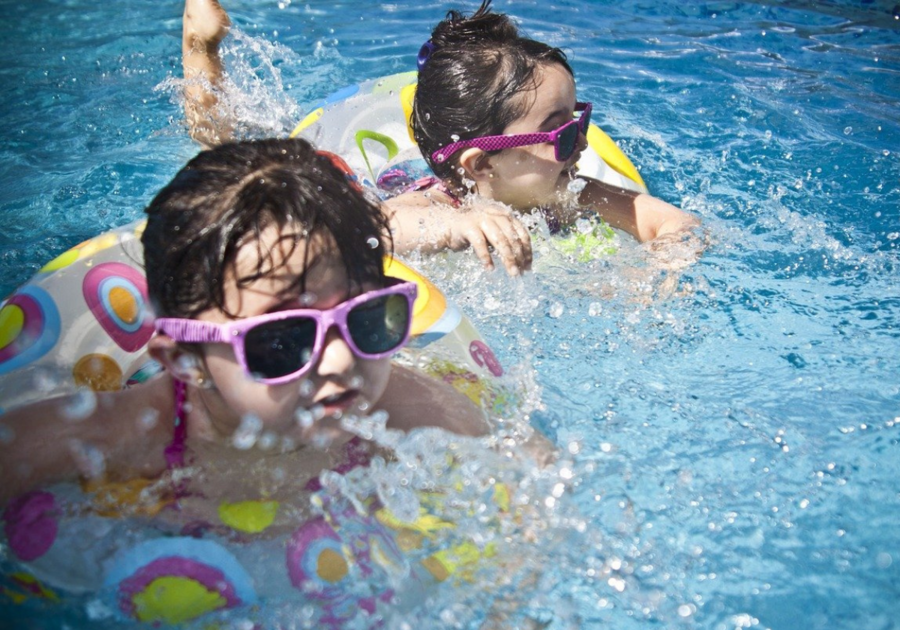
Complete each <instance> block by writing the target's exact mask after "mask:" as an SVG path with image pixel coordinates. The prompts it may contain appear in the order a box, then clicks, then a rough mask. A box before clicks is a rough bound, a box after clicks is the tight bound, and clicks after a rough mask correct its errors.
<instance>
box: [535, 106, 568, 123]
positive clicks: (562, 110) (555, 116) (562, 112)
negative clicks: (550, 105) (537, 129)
mask: <svg viewBox="0 0 900 630" xmlns="http://www.w3.org/2000/svg"><path fill="white" fill-rule="evenodd" d="M574 113H575V110H574V109H573V110H572V114H574ZM569 116H570V115H569V109H568V108H567V107H558V108H556V109H555V110H553V111H552V112H550V113H549V114H547V117H546V118H544V120H543V121H542V122H541V128H543V127H544V126H545V125H549V124H550V123H551V122H552V121H555V120H559V119H560V118H562V119H564V120H566V121H567V122H568V120H569Z"/></svg>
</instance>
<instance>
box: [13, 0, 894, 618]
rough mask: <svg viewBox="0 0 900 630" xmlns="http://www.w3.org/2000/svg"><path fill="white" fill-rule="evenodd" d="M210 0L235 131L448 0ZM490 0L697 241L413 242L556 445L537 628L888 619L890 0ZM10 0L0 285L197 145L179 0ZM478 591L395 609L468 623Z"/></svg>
mask: <svg viewBox="0 0 900 630" xmlns="http://www.w3.org/2000/svg"><path fill="white" fill-rule="evenodd" d="M426 4H427V3H426ZM227 6H228V8H229V10H230V12H231V14H232V17H233V18H234V21H235V23H236V25H237V27H238V29H239V31H240V33H239V34H238V36H237V37H233V38H230V39H229V40H226V45H227V46H228V47H229V49H230V52H229V55H230V57H229V58H228V59H227V60H226V61H227V62H228V63H229V64H230V67H233V68H235V75H236V76H235V77H234V79H235V81H236V82H237V83H238V86H237V87H236V88H235V90H236V93H237V94H238V95H240V94H244V95H245V99H244V101H243V106H244V107H245V108H246V112H245V113H246V116H245V118H246V120H248V126H247V129H246V130H245V133H247V134H248V135H265V134H278V135H281V134H285V133H287V131H289V129H290V127H291V126H292V125H291V124H290V123H291V122H293V121H296V120H299V118H300V117H301V116H302V113H303V112H305V111H308V110H309V109H310V108H311V107H312V106H314V105H315V104H316V103H317V102H318V101H319V100H320V99H321V98H323V97H324V96H325V95H326V94H328V93H329V92H331V91H333V90H334V89H335V88H336V87H338V86H341V85H345V84H348V83H352V82H355V81H357V80H361V79H364V78H373V77H376V76H381V75H385V74H390V73H394V72H399V71H403V70H408V69H412V68H413V66H414V59H415V53H416V52H417V50H418V47H419V46H420V45H421V42H422V41H423V40H424V39H426V38H427V34H428V32H429V28H430V26H431V25H432V24H433V23H434V22H435V21H436V20H438V19H439V18H440V17H441V16H442V15H443V13H444V12H445V11H446V10H447V9H449V8H452V7H458V6H460V5H459V4H457V3H448V2H440V3H439V4H438V8H437V9H436V8H434V7H428V6H425V4H423V3H409V2H402V1H401V2H397V3H392V4H383V5H380V6H379V5H377V4H376V3H368V2H331V1H328V2H325V1H322V0H313V1H310V2H302V3H301V2H293V3H291V2H289V1H288V0H283V1H282V2H281V3H280V5H279V3H278V2H276V1H274V0H273V1H265V2H256V1H254V2H251V1H250V0H233V1H231V2H229V3H228V5H227ZM462 6H465V7H467V8H471V6H472V3H469V4H467V5H462ZM496 7H497V8H498V9H501V10H506V11H509V12H510V13H512V14H514V15H515V16H516V17H517V18H519V20H520V23H521V25H522V26H523V28H524V29H525V30H526V31H528V32H529V33H530V34H531V35H532V36H534V37H536V38H538V39H543V40H545V41H548V42H550V43H552V44H554V45H557V46H561V47H563V48H564V49H566V50H567V51H568V53H569V55H570V59H571V61H572V63H573V66H574V68H575V70H576V73H577V76H578V87H579V96H580V98H582V99H587V100H591V101H593V102H594V103H595V112H597V113H596V114H595V116H596V119H597V122H598V123H599V124H601V125H602V126H603V127H604V128H605V130H606V131H607V132H608V133H609V134H610V135H611V136H613V137H614V138H616V139H617V140H618V141H619V142H620V144H621V146H622V147H623V148H624V149H625V150H626V152H627V153H628V154H629V155H630V156H631V157H632V159H633V160H634V162H635V164H637V165H638V166H639V167H640V169H641V171H642V174H643V177H644V179H645V180H646V181H647V183H648V185H649V186H650V189H651V190H652V192H653V193H654V194H656V195H657V196H659V197H662V198H663V199H666V200H668V201H671V202H673V203H676V204H678V205H680V206H681V207H683V208H685V209H687V210H689V211H691V212H694V213H696V214H698V215H699V216H700V217H702V219H703V221H704V237H705V238H706V239H707V240H708V243H709V244H708V247H707V249H706V251H705V252H704V254H703V256H702V257H701V258H700V260H699V261H698V262H696V263H694V264H691V265H689V266H687V267H684V268H681V269H679V270H676V269H673V268H672V267H673V265H672V264H669V265H668V266H667V265H665V264H663V263H664V261H660V260H659V258H658V257H656V256H654V255H653V253H652V252H650V251H649V250H648V249H647V248H644V247H641V246H638V245H636V244H633V243H630V242H629V241H628V239H626V238H623V239H622V245H621V250H620V252H619V253H618V254H617V255H615V256H613V257H610V258H608V259H604V260H600V261H595V262H592V263H573V262H567V261H562V260H560V259H559V257H558V256H556V257H555V256H554V255H553V254H552V252H548V251H544V250H541V251H539V252H538V254H539V255H538V260H537V262H536V272H535V273H534V274H532V275H529V276H527V277H526V278H525V279H524V280H510V279H508V278H506V277H505V276H503V275H502V273H496V274H484V273H483V272H482V271H481V270H480V269H478V268H477V266H476V265H475V264H474V263H473V262H472V261H471V260H469V258H466V257H451V259H452V260H451V261H450V262H451V263H452V264H450V265H447V264H445V263H446V261H444V260H441V261H433V260H432V261H427V260H426V261H421V265H422V266H423V267H424V268H425V270H426V271H428V273H429V274H431V275H432V276H433V277H434V278H436V279H437V280H438V281H439V283H440V284H441V285H442V286H443V287H444V288H445V289H446V290H447V291H448V292H449V293H450V294H451V295H452V296H453V297H454V298H456V300H457V301H458V302H459V303H460V304H461V305H462V306H463V307H464V308H465V309H467V311H468V312H469V314H470V316H471V317H472V319H473V320H474V321H475V322H476V323H477V325H478V327H479V329H480V330H481V331H482V333H483V334H484V335H485V336H486V337H487V338H488V339H489V340H490V341H491V342H492V344H493V345H494V347H495V348H496V349H497V351H498V354H499V355H500V358H501V359H502V360H503V361H504V363H505V364H506V365H507V366H508V367H511V368H512V369H513V370H514V371H515V372H516V373H517V374H520V375H521V376H520V378H521V379H522V382H524V383H528V384H529V386H530V387H531V388H532V391H533V393H534V396H535V397H536V398H538V399H539V400H540V403H541V404H542V408H539V409H537V410H534V411H533V412H532V413H531V414H530V416H531V420H532V421H533V422H534V423H535V424H537V425H538V426H540V427H542V428H543V429H544V430H545V431H546V432H547V433H548V434H549V435H550V436H551V437H552V438H553V439H554V440H555V441H556V443H557V444H558V445H559V446H560V448H561V449H562V450H563V453H564V454H565V463H566V466H568V469H569V470H570V471H571V473H572V474H571V478H570V479H567V480H566V484H565V486H566V487H565V492H564V493H563V494H562V495H561V496H560V497H557V498H556V501H555V502H553V501H551V502H549V503H547V502H544V503H543V505H545V506H547V509H546V514H545V516H546V529H545V530H543V531H539V532H537V534H536V536H537V542H536V543H535V544H534V545H533V546H532V547H530V548H529V551H528V552H527V553H530V554H532V556H531V557H532V558H533V559H534V560H535V563H536V564H537V565H538V566H540V567H541V568H542V571H541V572H540V576H539V578H538V579H536V580H535V583H534V584H532V585H531V586H528V585H519V586H518V589H519V594H520V595H521V596H522V599H523V600H524V601H527V602H528V605H527V606H524V607H523V609H527V610H526V612H527V613H528V614H530V615H531V616H532V617H534V618H537V619H539V620H541V621H543V622H545V623H548V624H549V627H551V628H578V627H585V628H594V627H597V628H599V627H604V628H629V627H647V626H651V627H663V628H672V627H674V628H680V627H685V628H704V629H706V628H708V629H716V630H718V629H720V628H721V629H731V628H778V629H781V628H816V627H827V628H847V629H856V628H873V629H889V628H900V528H898V527H897V523H898V521H900V290H898V283H897V280H896V275H897V273H898V267H900V265H898V263H900V245H898V244H900V125H898V120H900V20H898V17H900V9H897V8H896V7H895V3H894V2H893V1H888V2H877V1H869V2H862V1H861V2H838V1H837V0H830V1H829V2H812V1H810V2H800V1H792V2H783V3H774V2H760V3H750V2H684V1H674V0H654V1H652V2H650V1H643V2H638V1H625V2H621V1H620V2H605V1H603V2H601V1H598V0H591V1H587V0H581V1H575V0H565V1H558V2H548V1H547V0H533V1H528V0H523V1H507V2H502V1H499V2H497V5H496ZM3 9H4V10H3V18H2V20H3V30H4V31H5V37H4V38H3V43H2V44H0V78H2V85H3V88H4V89H3V96H2V99H0V113H2V121H3V125H2V127H0V134H2V136H0V137H2V142H0V158H2V159H0V213H2V225H3V229H2V230H0V294H6V293H8V292H10V291H11V290H13V289H14V288H15V287H16V286H17V285H18V284H20V283H22V282H24V281H25V280H26V279H27V278H28V277H29V276H30V275H31V274H32V273H34V272H35V271H36V270H37V269H38V268H39V267H40V265H41V264H42V263H43V262H45V261H47V260H49V259H50V258H52V257H53V256H55V255H57V254H58V253H60V252H61V251H63V250H64V249H66V248H68V247H69V246H71V245H74V244H75V243H77V242H79V241H81V240H83V239H85V238H88V237H90V236H92V235H94V234H96V233H98V232H101V231H104V230H107V229H110V228H112V227H114V226H118V225H121V224H124V223H126V222H128V221H131V220H133V219H135V218H137V217H139V216H140V214H141V211H142V207H143V206H144V205H145V204H146V203H147V202H148V201H149V199H150V197H151V195H152V194H153V192H154V191H155V190H156V189H158V188H159V187H160V186H161V185H162V184H164V183H165V182H166V181H167V180H168V179H169V178H170V177H171V176H172V174H173V173H174V172H175V171H176V170H177V169H178V167H179V166H180V165H181V164H182V163H183V162H184V161H185V160H186V159H188V158H189V157H190V156H191V155H193V154H194V153H195V151H196V146H195V145H194V144H192V142H191V141H190V139H189V138H188V137H187V134H186V131H185V129H184V127H183V125H182V123H181V109H180V104H179V102H178V91H177V88H174V87H172V79H173V78H177V77H178V76H179V74H180V16H181V6H180V5H179V4H178V3H177V2H166V3H89V2H84V1H82V0H68V1H63V0H56V1H45V2H40V3H27V2H21V3H9V2H6V3H4V7H3ZM273 72H274V74H273ZM279 81H280V82H279ZM237 101H238V106H241V105H242V103H241V102H240V101H241V97H240V96H238V97H237ZM260 103H261V104H262V106H257V104H260ZM251 105H252V106H255V107H251ZM670 262H671V261H670ZM675 266H677V265H675ZM448 269H449V270H450V271H448ZM554 470H557V471H558V470H559V468H558V467H557V468H556V469H554ZM537 487H538V488H543V487H544V486H537ZM547 487H552V484H550V485H548V486H547ZM573 515H575V516H573ZM579 519H580V521H583V523H582V525H583V526H582V525H579V524H578V522H579ZM478 591H479V589H478V585H477V583H476V585H475V586H469V587H462V588H461V589H460V590H459V591H458V593H457V594H456V595H453V594H446V593H444V594H440V595H439V596H437V599H436V601H435V602H434V603H433V605H432V606H431V607H429V610H420V611H415V612H410V613H409V617H408V618H409V619H410V620H412V622H413V626H415V625H422V627H447V628H453V627H468V626H467V625H466V624H469V623H474V622H472V617H471V614H468V616H467V614H466V613H465V611H464V608H465V606H466V605H468V604H470V603H472V602H480V601H481V600H479V599H478V597H477V594H478ZM454 598H455V600H454ZM454 601H455V603H454ZM77 619H79V617H78V615H76V614H74V613H73V622H72V623H75V624H76V625H77ZM235 624H236V625H235V627H238V625H237V622H235Z"/></svg>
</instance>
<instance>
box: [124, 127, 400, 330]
mask: <svg viewBox="0 0 900 630" xmlns="http://www.w3.org/2000/svg"><path fill="white" fill-rule="evenodd" d="M146 212H147V227H146V229H145V230H144V233H143V236H142V237H141V241H142V242H143V245H144V264H145V268H146V273H147V286H148V293H149V297H150V301H151V304H152V305H153V308H154V310H155V313H156V315H157V316H164V317H185V318H194V317H196V316H197V315H198V314H200V313H202V312H203V311H206V310H208V309H210V308H212V307H216V308H218V309H220V310H222V311H223V312H225V313H228V311H227V309H226V308H225V291H224V289H225V278H226V277H227V273H228V272H229V271H234V270H235V262H236V258H237V255H238V252H239V251H240V249H241V248H242V247H243V246H245V245H247V244H251V243H252V244H256V246H257V247H258V249H259V254H260V256H259V262H258V264H257V266H256V269H254V270H253V271H252V272H250V273H248V274H247V275H244V276H242V277H240V278H237V283H238V286H239V287H241V286H246V285H247V284H249V283H251V282H253V281H254V280H256V279H259V278H263V277H266V276H268V275H269V274H271V273H273V272H274V271H276V270H277V268H278V265H281V264H283V258H282V257H281V256H280V255H279V254H275V253H273V252H272V251H266V250H265V248H263V247H261V246H260V244H259V239H260V235H261V234H262V233H263V231H264V230H265V229H266V228H268V227H270V226H272V225H276V226H278V227H279V228H281V229H282V234H281V236H282V239H283V240H287V241H288V245H289V249H288V250H287V251H293V250H292V249H290V247H296V246H298V244H299V243H300V242H302V240H303V239H306V242H307V243H308V242H309V239H310V238H311V237H313V236H314V235H323V236H326V237H330V238H331V241H326V243H327V246H334V247H337V249H338V250H339V252H340V257H341V259H342V260H343V263H344V266H345V268H346V270H347V276H348V278H349V279H350V281H351V282H354V283H358V284H363V283H367V282H371V283H374V284H376V286H382V285H383V284H384V282H385V278H384V267H383V264H384V263H383V258H384V255H385V244H384V242H383V239H384V238H385V237H386V235H388V234H389V232H388V228H387V222H386V220H385V218H384V215H383V214H382V213H381V211H380V209H379V208H378V206H376V205H375V204H373V203H372V202H370V201H369V200H367V199H366V198H365V197H364V196H363V194H362V193H361V192H360V191H359V190H358V189H357V188H356V187H355V186H354V185H353V184H352V183H351V182H350V181H349V180H348V179H347V176H346V174H345V173H344V172H343V171H342V170H340V169H339V168H337V167H336V166H335V165H334V163H333V162H332V160H331V159H329V158H328V157H327V156H326V155H323V154H320V153H317V152H316V151H315V150H314V149H313V148H312V146H310V144H309V143H308V142H306V141H305V140H301V139H292V140H260V141H247V142H237V143H233V144H225V145H222V146H219V147H217V148H215V149H211V150H209V151H203V152H202V153H200V154H199V155H197V156H196V157H195V158H194V159H192V160H191V161H190V162H188V164H187V165H186V166H185V167H184V168H183V169H181V171H179V172H178V174H177V175H176V176H175V178H174V179H173V180H172V181H171V182H170V183H169V184H168V185H167V186H166V187H165V188H163V189H162V190H161V191H160V192H159V194H157V195H156V197H155V198H154V199H153V201H152V202H151V203H150V205H149V206H148V207H147V210H146ZM309 250H310V248H309V247H307V248H306V253H305V255H306V257H307V258H308V257H309V256H310V251H309ZM304 280H305V278H304V277H303V276H300V277H298V278H297V280H296V283H297V285H296V286H297V287H299V289H300V291H301V292H302V291H303V289H304ZM232 315H233V314H232Z"/></svg>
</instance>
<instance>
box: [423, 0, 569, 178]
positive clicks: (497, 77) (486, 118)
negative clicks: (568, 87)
mask: <svg viewBox="0 0 900 630" xmlns="http://www.w3.org/2000/svg"><path fill="white" fill-rule="evenodd" d="M490 5H491V0H484V2H482V4H481V6H480V7H479V9H478V10H477V11H476V12H475V13H473V14H472V15H471V16H469V17H466V16H465V15H463V14H462V13H460V12H458V11H450V12H449V13H448V14H447V17H446V19H444V20H443V21H442V22H441V23H440V24H438V25H437V26H436V27H435V29H434V31H432V34H431V40H430V42H431V44H432V45H433V49H432V51H431V54H430V57H428V58H427V60H423V64H422V66H421V68H420V69H419V80H418V87H417V88H416V95H415V99H414V101H413V111H412V119H411V124H412V129H413V136H414V137H415V140H416V142H417V143H418V145H419V149H420V150H421V151H422V155H423V157H424V158H425V160H426V161H427V162H428V164H429V166H430V167H431V169H432V171H434V174H435V175H436V176H437V177H439V178H441V179H442V180H444V181H448V182H450V183H452V184H453V185H455V187H456V188H458V189H462V188H464V187H463V186H462V177H461V176H460V175H459V173H457V169H458V168H459V154H456V155H455V156H453V157H451V158H450V159H449V160H447V161H446V162H443V163H437V162H435V161H434V160H432V159H431V154H432V153H434V152H435V151H437V150H438V149H440V148H441V147H443V146H446V145H448V144H450V143H451V142H455V141H457V140H468V139H469V138H477V137H479V136H491V135H499V134H502V133H503V130H504V129H505V128H506V127H507V126H508V125H509V124H511V123H512V122H513V121H515V120H517V119H519V118H521V117H522V116H523V115H525V113H526V111H527V110H526V108H527V102H526V101H525V100H523V99H521V98H515V97H516V96H517V95H518V94H520V93H521V92H522V91H523V90H529V89H532V90H533V89H535V88H536V87H537V79H538V78H539V77H536V76H535V74H536V72H537V71H538V70H539V67H540V66H541V65H546V64H559V65H560V66H562V67H563V68H565V69H566V71H568V73H569V74H571V75H572V76H573V77H574V76H575V75H574V73H573V72H572V68H571V67H570V66H569V63H568V61H567V60H566V55H565V53H564V52H563V51H561V50H560V49H559V48H553V47H551V46H548V45H547V44H544V43H541V42H538V41H535V40H533V39H528V38H527V37H523V36H521V35H520V34H519V30H518V28H517V27H516V25H515V24H514V23H513V22H512V20H511V19H510V18H509V16H507V15H504V14H502V13H493V12H492V11H491V10H490Z"/></svg>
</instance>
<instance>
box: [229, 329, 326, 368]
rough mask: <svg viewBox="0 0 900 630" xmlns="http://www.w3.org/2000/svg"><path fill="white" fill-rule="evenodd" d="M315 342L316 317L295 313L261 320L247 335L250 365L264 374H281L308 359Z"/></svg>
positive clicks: (245, 340)
mask: <svg viewBox="0 0 900 630" xmlns="http://www.w3.org/2000/svg"><path fill="white" fill-rule="evenodd" d="M315 343H316V321H315V320H314V319H309V318H307V317H292V318H290V319H283V320H281V321H277V322H268V323H265V324H260V325H259V326H256V327H254V328H252V329H250V330H249V331H248V332H247V334H246V336H245V337H244V355H245V356H246V358H247V369H248V370H249V371H250V373H251V374H253V375H255V376H259V377H261V378H278V377H280V376H287V375H288V374H292V373H293V372H296V371H297V370H299V369H300V368H302V367H303V366H304V365H306V364H307V363H309V360H310V358H311V357H312V352H313V348H314V346H315Z"/></svg>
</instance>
